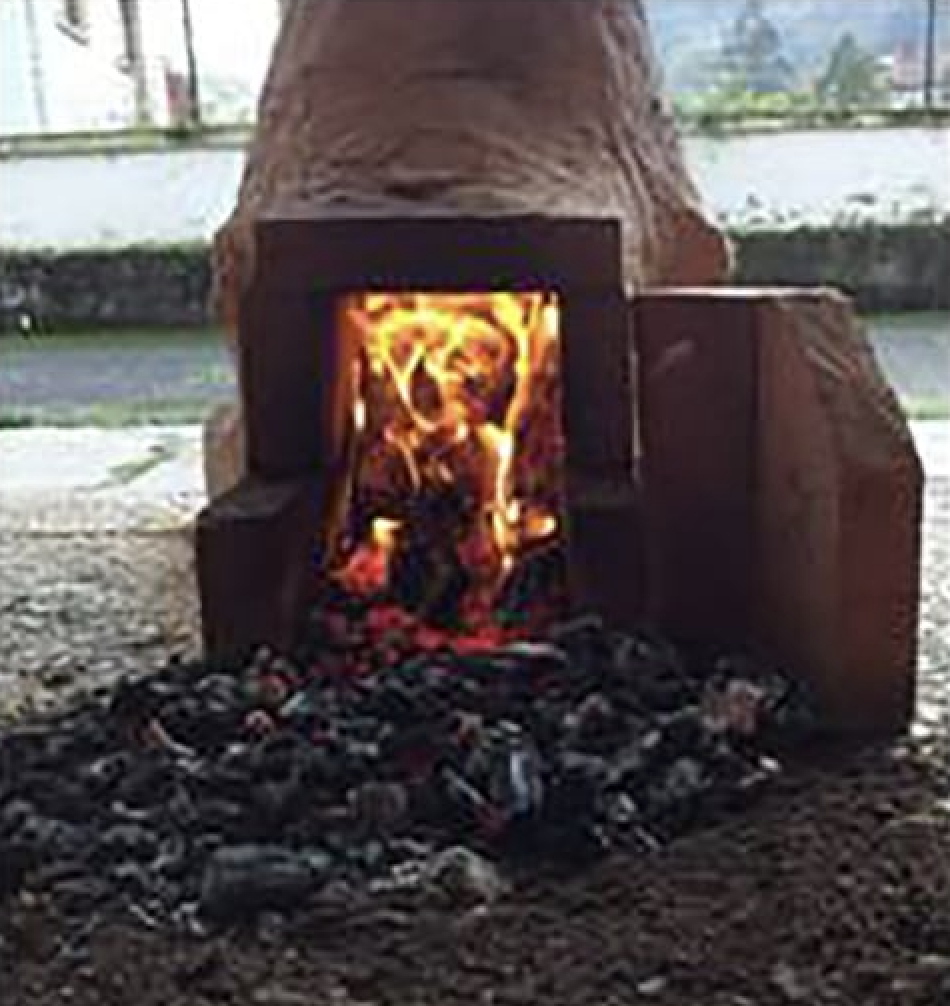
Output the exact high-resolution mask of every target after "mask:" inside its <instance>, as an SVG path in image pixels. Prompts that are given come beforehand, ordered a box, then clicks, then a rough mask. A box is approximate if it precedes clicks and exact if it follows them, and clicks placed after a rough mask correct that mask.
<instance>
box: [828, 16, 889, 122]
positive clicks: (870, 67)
mask: <svg viewBox="0 0 950 1006" xmlns="http://www.w3.org/2000/svg"><path fill="white" fill-rule="evenodd" d="M815 93H816V95H817V97H818V101H819V103H820V104H821V105H823V106H831V107H834V108H841V109H854V108H862V107H864V108H867V107H868V106H873V105H874V104H876V103H879V102H881V101H882V100H883V99H884V97H885V94H886V88H885V86H884V82H883V80H882V74H881V66H880V63H879V61H878V59H877V57H876V56H875V55H874V54H873V53H871V52H869V51H868V50H867V49H865V48H863V47H862V46H861V45H859V44H858V41H857V39H856V38H855V37H854V35H852V34H851V32H845V33H844V34H843V35H842V36H841V37H840V38H839V39H838V42H837V44H836V45H835V47H834V49H833V50H832V51H831V55H830V57H829V59H828V66H827V67H826V69H825V71H824V73H823V74H822V75H821V76H820V77H819V78H818V80H817V81H816V83H815Z"/></svg>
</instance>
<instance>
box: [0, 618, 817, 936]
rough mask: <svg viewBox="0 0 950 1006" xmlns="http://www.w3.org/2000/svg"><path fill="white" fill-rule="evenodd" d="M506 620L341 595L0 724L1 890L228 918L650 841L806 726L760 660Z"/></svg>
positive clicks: (720, 799)
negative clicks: (6, 727) (710, 656)
mask: <svg viewBox="0 0 950 1006" xmlns="http://www.w3.org/2000/svg"><path fill="white" fill-rule="evenodd" d="M512 637H513V633H506V632H504V631H501V632H500V631H491V632H481V633H473V634H470V635H467V636H466V635H459V634H455V635H450V634H448V633H447V632H444V631H436V630H432V629H428V628H424V627H422V626H421V625H419V624H418V623H417V622H415V621H414V620H413V618H412V617H411V616H408V615H406V614H405V613H403V612H400V611H398V610H396V609H386V608H381V607H379V606H372V607H370V606H364V607H362V608H360V607H359V606H358V605H357V604H356V603H354V602H352V600H350V601H344V600H341V601H339V603H337V604H336V605H335V606H334V605H332V604H331V605H327V604H324V605H321V607H320V609H319V610H318V611H315V613H314V614H313V616H312V619H311V624H310V627H309V630H308V633H307V634H306V639H305V642H304V643H303V644H302V645H301V646H300V647H299V649H298V651H297V652H296V653H294V654H293V655H291V656H279V655H276V654H272V653H269V652H265V651H262V652H259V653H258V654H257V655H256V656H255V657H254V658H253V659H251V660H250V661H248V662H247V663H246V665H245V666H242V667H240V668H233V667H230V668H224V667H214V666H208V665H206V664H200V665H192V664H184V663H181V662H178V663H174V664H172V665H170V666H169V667H167V668H166V669H165V670H164V671H163V672H162V673H159V674H156V675H152V676H148V677H143V678H141V679H139V680H129V681H125V682H123V683H122V684H121V685H120V686H119V687H118V688H117V689H115V690H113V691H112V692H110V693H109V694H107V695H100V696H97V697H93V698H90V699H89V700H88V701H87V702H86V703H85V704H84V705H82V706H81V707H79V708H76V709H73V710H70V711H68V712H65V713H62V714H60V715H58V716H57V717H55V718H52V719H49V720H46V721H44V722H40V723H35V724H31V725H23V726H19V727H16V728H14V729H11V730H10V731H8V732H7V733H6V734H5V735H4V736H3V737H2V739H0V864H2V865H0V893H2V894H4V895H9V893H10V892H12V891H15V890H20V889H24V888H25V889H27V890H35V891H38V890H46V891H49V892H52V895H53V896H54V897H55V899H56V903H57V905H59V906H60V908H61V910H62V911H64V912H65V913H66V914H70V913H74V914H75V915H77V916H82V915H87V914H88V913H89V912H90V911H91V910H93V909H95V908H96V907H100V906H103V905H107V904H110V903H114V902H115V901H116V900H117V899H118V900H120V901H121V902H122V903H123V904H125V905H126V906H130V907H134V910H135V912H136V914H140V915H141V916H142V917H143V918H146V919H149V920H152V921H155V922H157V923H162V924H165V923H170V924H176V923H181V922H182V921H187V920H192V921H194V920H210V921H213V922H227V921H231V920H233V919H237V918H241V917H248V916H254V915H256V914H258V913H260V912H268V911H278V912H285V911H291V910H293V909H295V908H298V907H301V906H303V905H304V904H306V903H307V902H308V901H309V900H310V899H311V898H312V897H313V896H314V895H315V894H316V893H317V892H318V891H321V890H325V889H327V887H328V886H331V885H332V886H333V887H334V888H335V889H338V890H339V889H341V888H344V889H345V888H359V889H361V890H363V891H364V892H365V891H366V890H367V889H369V890H376V889H385V890H389V891H391V890H393V889H405V888H412V889H420V888H421V887H424V886H425V885H431V884H433V883H435V884H436V885H442V884H446V883H448V884H449V885H452V884H453V883H456V882H457V881H458V877H459V876H461V878H462V881H461V886H462V887H464V886H465V885H466V884H467V883H468V884H471V883H472V882H473V877H474V878H475V881H474V882H475V886H476V887H478V886H479V883H478V882H477V877H478V874H479V870H480V869H481V868H482V867H485V868H486V869H484V870H482V873H483V875H484V876H485V877H493V878H497V876H498V874H497V873H496V872H495V871H494V869H493V867H492V863H493V862H497V861H502V860H503V861H505V862H506V863H507V864H508V865H509V867H510V869H512V870H514V871H515V872H517V871H518V870H519V869H534V868H537V864H541V863H555V864H560V865H563V864H570V865H579V864H583V863H585V862H589V861H590V860H592V859H594V858H597V857H599V856H601V855H602V854H604V853H605V852H606V851H608V850H610V849H624V850H642V851H643V852H649V851H650V850H652V849H656V848H658V847H660V846H662V845H663V844H664V843H666V842H668V841H669V840H670V839H671V838H673V837H674V836H676V835H678V834H680V833H682V832H683V831H684V830H687V829H689V828H692V827H696V826H698V825H701V824H703V823H707V822H710V821H714V820H716V819H718V818H720V817H721V816H722V815H723V814H724V813H726V812H729V811H732V810H735V809H737V808H740V807H742V806H744V805H745V804H747V802H748V801H750V800H751V799H753V798H755V797H756V796H757V795H758V794H759V792H760V791H761V789H762V787H763V785H764V784H766V783H767V782H768V781H769V780H770V778H771V777H772V776H773V775H774V774H775V773H776V772H777V771H778V769H779V766H778V762H777V761H776V760H775V753H776V751H777V750H779V749H780V748H781V746H782V744H783V743H784V742H785V741H786V740H787V738H788V737H789V735H790V733H794V734H800V732H801V731H802V730H805V729H808V727H809V724H810V722H811V713H810V703H809V701H808V699H807V697H806V696H805V695H803V694H802V692H801V690H800V689H798V688H797V687H793V686H792V685H791V684H790V683H789V682H788V681H787V680H785V679H784V678H783V677H782V676H780V675H778V674H775V673H771V672H766V671H762V670H760V669H756V668H754V667H752V666H751V665H750V664H749V663H748V662H747V661H743V660H740V659H724V660H718V661H712V662H707V663H704V662H699V663H696V664H695V666H687V664H686V662H685V661H684V660H683V659H682V657H681V656H680V655H678V654H677V653H676V652H675V651H674V650H673V649H672V648H671V647H670V646H668V645H666V644H665V643H663V642H662V641H660V640H657V639H654V638H651V637H649V636H647V635H632V634H625V633H618V632H614V631H611V630H609V629H607V628H606V627H605V626H604V625H603V624H602V623H601V621H600V620H599V619H597V618H595V617H579V618H576V619H574V620H571V621H567V622H563V623H561V624H557V625H555V626H553V627H551V628H550V629H549V630H548V631H547V632H545V633H544V634H543V635H539V636H538V637H537V638H532V639H531V640H526V639H517V638H512ZM453 877H454V878H455V880H453V879H452V878H453ZM491 883H492V884H493V883H494V881H492V882H491ZM456 886H457V883H456ZM489 886H491V885H489ZM480 887H481V889H482V895H483V896H487V894H486V892H485V891H484V888H485V884H484V883H481V885H480Z"/></svg>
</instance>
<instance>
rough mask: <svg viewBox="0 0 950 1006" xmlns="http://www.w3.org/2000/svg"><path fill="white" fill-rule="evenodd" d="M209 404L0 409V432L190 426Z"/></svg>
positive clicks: (153, 403)
mask: <svg viewBox="0 0 950 1006" xmlns="http://www.w3.org/2000/svg"><path fill="white" fill-rule="evenodd" d="M211 409H212V404H211V403H209V402H208V401H206V400H204V399H202V400H200V401H150V402H109V403H100V404H97V405H91V406H87V407H82V408H74V409H61V408H55V407H53V406H51V407H49V408H48V409H46V408H36V409H29V410H22V411H16V410H12V411H9V412H4V411H2V410H0V430H16V429H28V428H30V427H33V426H45V427H61V428H64V429H70V428H75V427H83V426H95V427H99V428H100V429H121V428H123V427H135V426H190V425H193V424H195V423H202V422H204V420H205V418H206V417H207V415H208V413H209V412H210V411H211Z"/></svg>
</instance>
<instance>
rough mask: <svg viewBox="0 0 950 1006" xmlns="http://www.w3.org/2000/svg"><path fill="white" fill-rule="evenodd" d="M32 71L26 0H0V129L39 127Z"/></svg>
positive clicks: (16, 130)
mask: <svg viewBox="0 0 950 1006" xmlns="http://www.w3.org/2000/svg"><path fill="white" fill-rule="evenodd" d="M37 27H38V26H37ZM36 45H37V46H38V45H39V37H38V32H37V36H36ZM33 73H34V68H33V66H32V63H31V47H30V25H29V19H28V11H27V0H0V133H35V132H37V131H39V130H40V128H41V121H42V108H41V105H42V100H41V99H38V96H37V94H36V84H37V81H36V80H35V79H34V77H33Z"/></svg>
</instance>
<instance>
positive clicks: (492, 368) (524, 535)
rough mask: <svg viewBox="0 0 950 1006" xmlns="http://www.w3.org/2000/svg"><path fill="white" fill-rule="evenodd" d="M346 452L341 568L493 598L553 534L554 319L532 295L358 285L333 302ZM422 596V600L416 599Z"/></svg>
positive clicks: (407, 585)
mask: <svg viewBox="0 0 950 1006" xmlns="http://www.w3.org/2000/svg"><path fill="white" fill-rule="evenodd" d="M340 324H341V326H342V330H343V334H344V337H345V338H347V339H349V340H355V344H357V345H359V346H360V347H361V353H360V356H359V359H358V361H357V363H356V365H355V367H354V373H353V380H354V400H353V412H352V422H353V429H354V432H355V448H354V457H353V464H352V467H351V472H350V477H351V486H350V493H349V505H348V522H347V528H346V533H345V535H344V538H343V540H342V541H341V543H340V555H339V560H338V561H339V566H340V568H339V570H338V572H337V578H338V579H339V580H340V581H341V582H342V583H343V584H344V586H346V587H347V588H348V589H350V590H354V591H357V592H360V593H368V592H373V591H380V590H383V589H386V588H390V589H391V588H393V587H394V586H396V587H397V588H398V589H397V593H399V594H401V595H406V594H407V593H408V595H409V606H410V607H414V608H416V609H417V610H425V609H427V608H429V607H431V604H432V600H433V597H434V596H435V595H438V596H439V597H443V596H444V595H446V594H447V593H450V594H453V595H454V596H455V597H456V598H461V597H462V596H465V597H466V598H467V599H468V600H467V601H466V602H464V603H469V602H470V601H471V598H472V597H473V596H477V597H479V598H480V603H482V604H483V605H484V604H485V603H486V602H488V603H490V597H491V596H493V595H494V594H495V593H496V592H497V590H498V589H499V587H500V585H501V584H502V582H503V581H504V579H505V577H506V576H507V575H508V574H509V573H511V571H512V570H513V569H514V567H515V564H516V563H517V562H518V560H519V559H520V558H521V557H522V556H523V555H524V554H525V553H526V551H527V550H530V549H532V548H535V547H537V546H538V545H539V544H541V543H543V542H544V541H546V540H549V539H551V538H552V537H553V536H554V535H555V533H556V532H557V530H558V519H557V516H556V515H557V513H558V511H559V499H558V492H559V491H560V486H561V472H560V465H561V458H562V455H563V451H562V447H561V438H560V424H559V396H558V393H557V391H558V388H557V375H558V367H557V341H558V329H559V315H558V307H557V303H556V299H555V298H554V297H553V296H552V295H549V294H541V293H465V294H433V293H425V294H422V293H406V294H402V293H400V294H389V293H366V294H357V295H353V296H350V297H347V298H345V299H344V301H343V302H342V307H341V312H340ZM415 595H419V596H415Z"/></svg>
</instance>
